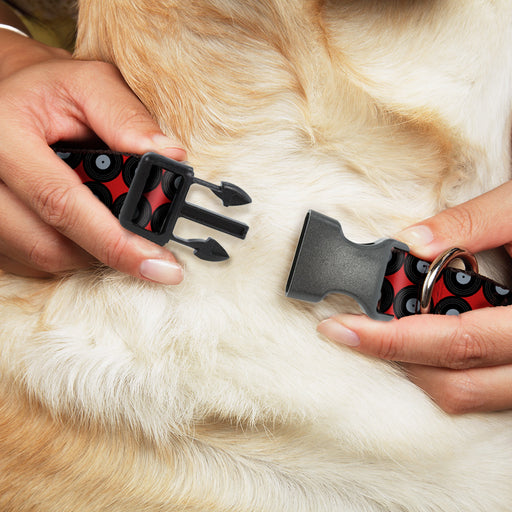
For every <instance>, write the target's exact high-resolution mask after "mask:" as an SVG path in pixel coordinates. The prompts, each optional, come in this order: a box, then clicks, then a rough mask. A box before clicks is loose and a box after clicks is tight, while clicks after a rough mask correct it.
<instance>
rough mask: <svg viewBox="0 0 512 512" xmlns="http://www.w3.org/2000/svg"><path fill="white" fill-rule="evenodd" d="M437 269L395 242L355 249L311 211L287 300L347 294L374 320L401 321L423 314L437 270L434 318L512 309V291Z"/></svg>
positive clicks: (472, 275) (431, 301) (431, 304)
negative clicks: (492, 308)
mask: <svg viewBox="0 0 512 512" xmlns="http://www.w3.org/2000/svg"><path fill="white" fill-rule="evenodd" d="M454 254H455V255H457V254H458V253H457V252H454ZM456 257H457V256H456ZM435 264H436V262H434V263H432V264H430V263H428V262H426V261H423V260H420V259H419V258H417V257H415V256H413V255H412V254H410V252H409V248H408V247H407V246H406V245H405V244H403V243H401V242H398V241H396V240H391V239H386V240H380V241H378V242H375V243H372V244H355V243H354V242H351V241H350V240H347V239H346V238H345V236H344V235H343V231H342V229H341V226H340V224H339V222H338V221H337V220H335V219H332V218H330V217H327V216H325V215H322V214H321V213H318V212H315V211H313V210H311V211H309V212H308V214H307V215H306V219H305V221H304V226H303V228H302V233H301V235H300V238H299V242H298V246H297V250H296V252H295V257H294V260H293V263H292V266H291V269H290V274H289V277H288V282H287V285H286V295H287V296H288V297H290V298H294V299H299V300H305V301H309V302H318V301H320V300H322V299H323V298H324V297H325V296H326V295H328V294H330V293H343V294H346V295H349V296H351V297H353V298H354V299H356V300H357V301H358V303H359V305H360V306H361V307H362V309H363V311H364V312H365V313H366V314H368V315H369V316H370V317H372V318H375V319H377V320H389V319H391V318H401V317H403V316H407V315H413V314H418V313H420V312H421V311H420V303H421V300H422V299H423V298H424V296H425V288H426V284H428V283H429V279H430V278H431V277H432V272H433V268H434V267H435V268H436V274H435V276H434V277H435V279H434V281H433V282H432V284H431V285H430V284H429V286H430V287H431V289H429V290H428V292H429V293H428V294H427V297H428V308H427V309H428V310H429V311H430V312H432V313H435V314H445V315H450V314H459V313H463V312H465V311H469V310H471V309H476V308H483V307H488V306H507V305H510V304H512V292H511V291H510V290H508V289H507V288H506V287H504V286H501V285H499V284H498V283H495V282H494V281H491V280H490V279H487V278H486V277H483V276H481V275H479V274H478V273H476V272H474V271H472V270H464V271H463V270H457V269H455V268H452V267H448V266H436V265H435ZM430 294H431V295H430Z"/></svg>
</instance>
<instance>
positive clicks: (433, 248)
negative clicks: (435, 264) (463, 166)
mask: <svg viewBox="0 0 512 512" xmlns="http://www.w3.org/2000/svg"><path fill="white" fill-rule="evenodd" d="M511 217H512V182H511V181H509V182H507V183H505V184H504V185H501V186H500V187H498V188H496V189H494V190H491V191H489V192H487V193H486V194H483V195H481V196H478V197H476V198H475V199H472V200H471V201H468V202H466V203H463V204H461V205H459V206H455V207H453V208H449V209H447V210H444V211H443V212H441V213H439V214H438V215H436V216H434V217H431V218H430V219H427V220H425V221H422V222H421V223H419V224H415V225H414V226H411V227H409V228H407V229H405V230H404V231H402V232H400V233H398V234H397V235H396V238H397V239H399V240H401V241H403V242H405V243H406V244H407V245H408V246H409V248H410V249H411V251H412V252H413V253H415V254H416V255H418V256H419V257H423V258H426V259H430V260H432V259H434V258H435V257H436V256H437V255H438V254H440V253H441V252H443V251H445V250H446V249H448V248H449V247H454V246H458V247H463V248H466V249H468V250H469V251H471V252H475V253H476V252H479V251H483V250H486V249H491V248H494V247H499V246H501V245H505V244H507V243H509V242H510V241H511V240H512V226H511V224H510V218H511Z"/></svg>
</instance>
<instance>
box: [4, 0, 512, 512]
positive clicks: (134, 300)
mask: <svg viewBox="0 0 512 512" xmlns="http://www.w3.org/2000/svg"><path fill="white" fill-rule="evenodd" d="M79 7H80V11H79V23H78V38H77V49H76V56H77V58H81V59H89V60H102V61H107V62H111V63H113V64H115V65H116V66H117V67H118V68H119V70H120V71H121V73H122V74H123V76H124V78H125V80H126V82H127V83H128V85H129V86H130V87H131V89H132V90H133V91H134V92H135V93H136V94H137V95H138V97H139V98H140V99H141V101H142V102H143V103H144V104H145V105H146V107H147V108H148V109H149V111H150V112H151V113H152V115H153V116H154V117H155V118H156V119H157V120H158V122H159V124H160V125H161V127H162V129H163V130H164V131H165V132H166V133H167V134H168V135H170V136H173V137H175V138H177V139H179V140H180V141H182V142H183V144H184V145H185V147H186V149H187V152H188V155H189V161H190V164H191V165H192V166H193V168H194V171H195V173H196V174H197V176H200V177H201V178H203V179H206V180H209V181H212V182H215V183H218V182H220V181H221V180H227V181H232V182H233V183H236V184H237V185H239V186H240V187H242V188H243V189H244V190H246V191H247V192H249V194H250V195H251V197H252V200H253V201H252V203H251V204H250V205H245V206H239V207H237V210H236V216H237V219H239V220H240V221H243V222H245V223H246V224H247V225H249V226H250V231H249V234H248V236H247V238H246V239H245V240H244V241H240V240H235V239H233V238H232V237H229V236H227V235H226V236H224V235H218V240H219V241H221V243H222V245H223V246H224V247H225V248H226V249H227V250H228V252H229V254H230V256H231V257H230V259H229V260H227V261H224V262H218V263H210V262H205V261H202V260H200V259H198V258H195V257H194V256H193V255H192V253H191V252H190V251H189V250H188V249H187V248H183V247H181V246H179V245H178V244H174V243H172V242H171V243H170V244H169V250H171V251H173V252H174V253H175V254H176V257H177V258H178V259H179V260H180V262H181V263H182V264H183V265H184V267H185V272H186V277H185V279H184V281H183V283H182V284H180V285H178V286H172V287H169V286H163V285H157V284H154V283H149V282H141V281H137V280H135V279H134V278H132V277H129V276H126V275H122V274H120V273H118V272H115V271H112V270H109V269H107V268H101V269H90V270H84V271H80V272H76V273H74V274H73V275H69V276H66V277H65V278H61V279H58V280H57V279H56V280H53V281H51V280H50V281H48V280H37V279H27V278H21V277H15V276H12V275H7V274H5V275H2V276H1V279H0V295H1V297H2V300H1V303H0V315H1V317H0V318H1V321H0V332H1V339H2V349H1V352H0V365H1V366H0V369H1V381H0V382H1V384H2V385H1V388H0V393H1V401H0V404H1V405H0V407H1V412H0V423H1V426H0V509H1V510H3V511H16V512H22V511H33V510H37V511H52V512H54V511H60V512H64V511H77V510H83V511H88V512H91V511H109V512H117V511H119V512H121V511H122V512H127V511H189V512H192V511H194V512H206V511H208V512H214V511H236V512H256V511H266V512H269V511H276V512H285V511H290V512H292V511H293V512H299V511H303V512H312V511H314V512H324V511H325V512H333V511H343V512H356V511H357V512H363V511H365V512H370V511H371V512H377V511H382V512H384V511H386V512H390V511H408V512H427V511H444V512H452V511H453V512H456V511H465V512H469V511H471V512H477V511H482V512H484V511H485V512H489V511H493V512H496V511H509V510H510V509H511V505H510V503H511V502H512V486H511V485H510V482H511V478H512V415H511V414H510V413H509V412H501V413H494V414H467V415H450V414H447V413H445V412H443V411H442V410H441V409H440V408H439V407H438V406H437V405H435V404H434V402H433V401H432V400H431V399H430V398H429V397H428V396H426V394H425V393H424V392H423V391H421V390H420V389H419V388H417V387H416V386H415V385H414V384H413V383H411V382H410V381H409V380H408V379H407V377H406V375H405V374H404V372H403V371H402V369H401V368H400V366H399V365H397V364H394V363H390V362H385V361H381V360H376V359H373V358H369V357H366V356H363V355H361V354H358V353H355V352H353V351H350V350H349V349H344V348H340V347H338V346H334V344H332V343H330V342H328V341H327V340H326V339H324V338H323V337H321V336H320V335H319V334H317V333H316V331H315V327H316V325H317V323H318V322H319V321H320V320H322V319H324V318H326V317H328V316H329V315H331V314H334V313H337V312H341V311H346V312H357V311H359V309H358V306H357V304H356V303H355V302H354V301H353V300H352V299H350V298H347V297H345V296H341V295H332V296H330V297H329V298H328V299H326V300H324V301H322V302H320V303H317V304H312V303H306V302H302V301H298V300H292V299H289V298H287V297H286V296H285V293H284V289H285V286H286V280H287V276H288V271H289V269H290V265H291V263H292V260H293V256H294V251H295V248H296V246H297V241H298V238H299V235H300V230H301V226H302V222H303V219H304V216H305V214H306V212H307V211H308V210H310V209H313V210H318V211H320V212H322V213H323V214H325V215H328V216H331V217H333V218H335V219H338V220H339V221H340V222H341V223H342V225H343V230H344V232H345V233H346V235H347V237H348V238H349V239H351V240H354V241H356V242H359V243H365V242H371V241H373V240H375V239H376V238H381V237H390V236H392V235H393V234H394V233H396V232H398V231H399V230H400V229H402V228H404V227H405V226H407V225H409V224H411V223H413V222H416V221H418V220H420V219H422V218H425V217H428V216H430V215H433V214H435V213H437V212H439V211H440V210H442V209H444V208H446V207H449V206H452V205H456V204H458V203H461V202H463V201H465V200H467V199H469V198H472V197H475V196H477V195H479V194H481V193H482V192H484V191H486V190H489V189H491V188H493V187H496V186H498V185H499V184H501V183H503V182H505V181H506V180H507V179H509V176H510V147H509V146H510V135H511V134H510V124H511V123H510V106H511V100H512V87H511V78H512V56H511V55H510V51H509V49H510V47H511V43H512V24H511V20H512V5H511V4H510V2H507V1H505V0H502V1H500V0H494V1H491V0H488V1H485V0H471V1H467V2H459V1H457V0H432V1H429V2H427V1H422V0H395V1H379V0H374V1H372V0H359V1H350V0H347V1H342V0H330V1H321V0H248V1H245V2H239V1H235V0H194V1H193V2H177V1H174V0H151V1H150V0H133V1H130V2H128V1H124V0H116V1H110V2H102V1H100V0H81V1H80V2H79ZM191 192H193V194H194V197H195V198H197V199H198V201H197V202H200V203H201V204H202V205H205V206H206V207H209V208H212V209H215V208H217V209H218V202H217V200H216V199H215V198H213V197H211V195H208V194H207V193H206V192H205V193H203V192H202V191H201V190H195V191H191ZM177 229H179V230H182V231H183V232H185V233H186V234H187V236H189V235H190V234H191V233H192V234H194V235H196V236H198V237H200V238H204V237H205V236H208V233H210V231H209V230H208V229H207V228H205V227H201V226H197V225H193V224H192V223H189V222H187V221H183V222H182V221H180V222H179V223H178V226H177ZM487 269H488V271H489V272H491V273H492V272H495V271H497V265H495V263H494V260H493V259H492V258H490V260H489V262H488V267H487Z"/></svg>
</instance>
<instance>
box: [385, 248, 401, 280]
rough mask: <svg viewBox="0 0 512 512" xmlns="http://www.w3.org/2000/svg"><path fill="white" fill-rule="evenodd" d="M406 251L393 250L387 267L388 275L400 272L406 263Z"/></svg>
mask: <svg viewBox="0 0 512 512" xmlns="http://www.w3.org/2000/svg"><path fill="white" fill-rule="evenodd" d="M404 259H405V253H404V252H403V251H398V250H396V249H395V250H392V251H391V256H390V258H389V262H388V265H387V267H386V275H387V276H390V275H392V274H395V273H396V272H398V271H399V270H400V269H401V268H402V265H403V263H404Z"/></svg>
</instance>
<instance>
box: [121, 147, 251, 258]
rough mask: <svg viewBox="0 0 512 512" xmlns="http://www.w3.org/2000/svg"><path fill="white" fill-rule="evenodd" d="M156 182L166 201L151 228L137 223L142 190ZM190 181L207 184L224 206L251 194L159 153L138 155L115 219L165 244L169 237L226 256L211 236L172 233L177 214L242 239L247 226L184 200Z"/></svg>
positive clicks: (206, 254)
mask: <svg viewBox="0 0 512 512" xmlns="http://www.w3.org/2000/svg"><path fill="white" fill-rule="evenodd" d="M155 181H156V182H157V183H160V186H161V187H162V188H163V189H164V192H165V196H166V197H167V199H168V200H169V202H167V203H165V204H164V205H162V206H160V207H159V209H158V210H159V211H160V212H159V213H158V214H157V215H155V213H157V212H155V213H154V214H153V218H152V222H151V230H148V229H146V228H145V227H143V226H141V225H140V224H139V223H137V218H138V215H139V210H140V207H141V202H143V201H144V194H145V192H147V191H148V189H149V190H152V188H151V187H152V185H151V183H153V184H154V182H155ZM192 184H198V185H202V186H205V187H207V188H209V189H210V190H211V191H212V192H213V193H214V194H215V195H216V196H217V197H219V198H220V199H222V202H223V205H224V206H235V205H243V204H248V203H250V202H251V198H250V197H249V196H248V195H247V194H246V193H245V192H244V191H243V190H242V189H241V188H239V187H237V186H236V185H233V184H232V183H227V182H222V183H221V185H220V186H219V185H214V184H213V183H209V182H207V181H204V180H201V179H199V178H195V177H194V171H193V169H192V167H190V166H188V165H185V164H182V163H180V162H176V161H174V160H171V159H170V158H166V157H163V156H162V155H159V154H157V153H146V154H144V155H142V157H141V159H140V162H139V164H138V166H137V169H136V170H135V174H134V177H133V180H132V182H131V184H130V188H129V190H128V194H127V196H126V199H125V202H124V204H123V207H122V208H121V211H120V214H119V220H120V222H121V224H122V226H123V227H125V228H126V229H128V230H130V231H132V232H133V233H136V234H138V235H140V236H143V237H144V238H147V239H148V240H151V241H153V242H155V243H157V244H159V245H165V244H166V243H167V242H169V241H170V240H173V241H175V242H177V243H180V244H182V245H186V246H188V247H191V248H192V249H194V254H195V255H196V256H197V257H199V258H201V259H203V260H208V261H222V260H225V259H227V258H229V255H228V253H227V252H226V251H225V250H224V248H223V247H222V246H221V245H220V244H219V243H218V242H217V241H216V240H214V239H212V238H207V239H206V240H200V239H183V238H179V237H177V236H175V235H174V234H173V229H174V227H175V225H176V222H177V220H178V218H179V217H183V218H186V219H189V220H192V221H194V222H198V223H200V224H203V225H205V226H208V227H210V228H213V229H216V230H218V231H222V232H224V233H227V234H228V235H232V236H235V237H237V238H241V239H244V238H245V236H246V234H247V231H248V230H249V227H248V226H247V225H246V224H243V223H241V222H238V221H235V220H233V219H230V218H228V217H224V216H223V215H219V214H217V213H214V212H212V211H210V210H206V209H204V208H200V207H199V206H196V205H193V204H190V203H187V202H186V201H185V199H186V196H187V193H188V191H189V189H190V186H191V185H192Z"/></svg>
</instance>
